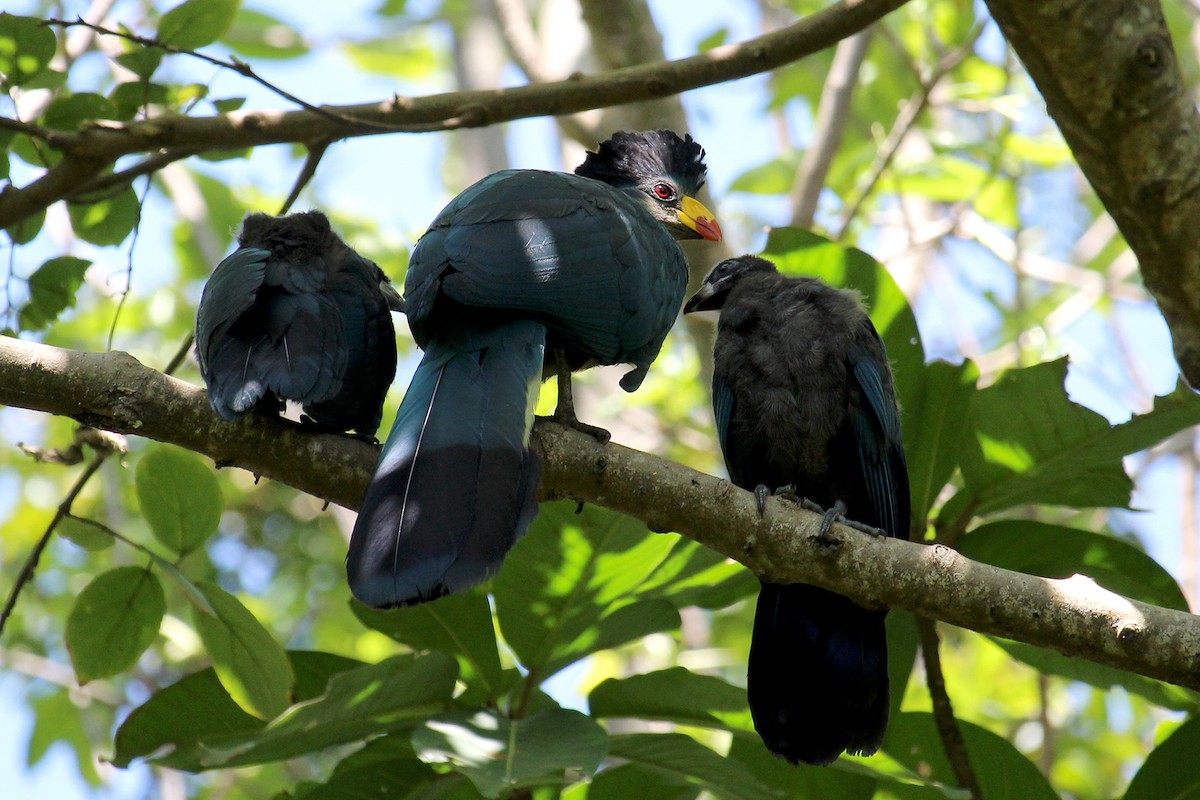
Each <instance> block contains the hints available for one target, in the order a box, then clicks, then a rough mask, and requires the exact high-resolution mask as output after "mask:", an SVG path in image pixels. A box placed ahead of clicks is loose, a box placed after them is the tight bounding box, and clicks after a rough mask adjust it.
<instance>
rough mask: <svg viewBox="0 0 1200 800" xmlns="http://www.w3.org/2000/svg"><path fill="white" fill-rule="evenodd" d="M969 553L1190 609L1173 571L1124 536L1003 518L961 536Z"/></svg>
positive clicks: (1018, 568)
mask: <svg viewBox="0 0 1200 800" xmlns="http://www.w3.org/2000/svg"><path fill="white" fill-rule="evenodd" d="M958 549H959V552H961V553H962V554H963V555H965V556H966V557H967V558H971V559H974V560H976V561H982V562H984V563H986V564H992V565H993V566H997V567H1004V568H1005V569H1011V570H1014V571H1016V572H1025V573H1029V574H1031V575H1040V576H1041V577H1043V578H1068V577H1070V576H1071V575H1074V574H1076V573H1078V574H1080V575H1087V576H1088V577H1089V578H1092V579H1093V580H1095V581H1096V583H1098V584H1100V585H1101V586H1103V587H1104V588H1105V589H1108V590H1109V591H1113V592H1116V593H1117V594H1122V595H1125V596H1126V597H1132V598H1133V599H1135V600H1141V601H1142V602H1144V603H1152V604H1153V605H1156V606H1163V607H1164V608H1174V609H1178V610H1180V611H1187V610H1188V603H1187V599H1186V598H1185V597H1184V596H1183V591H1182V590H1181V589H1180V588H1179V584H1178V583H1176V582H1175V578H1173V577H1172V576H1171V573H1169V572H1167V571H1166V570H1165V569H1164V568H1163V567H1162V565H1160V564H1159V563H1158V562H1157V561H1155V560H1154V559H1153V558H1151V557H1150V556H1148V555H1146V554H1145V553H1144V552H1142V551H1141V550H1139V549H1138V548H1137V547H1134V546H1133V545H1132V544H1129V543H1128V542H1125V541H1122V540H1120V539H1116V538H1114V537H1112V536H1106V535H1104V534H1102V533H1094V532H1092V531H1085V530H1080V529H1078V528H1068V527H1066V526H1063V525H1051V524H1049V523H1045V522H1036V521H1034V520H1001V521H998V522H991V523H988V524H986V525H981V526H980V527H978V528H976V529H974V530H972V531H971V532H970V533H967V534H966V535H964V536H963V537H962V540H961V541H960V544H959V548H958Z"/></svg>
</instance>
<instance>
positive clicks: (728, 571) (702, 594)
mask: <svg viewBox="0 0 1200 800" xmlns="http://www.w3.org/2000/svg"><path fill="white" fill-rule="evenodd" d="M657 535H658V536H660V537H666V538H668V539H674V540H675V541H674V544H673V545H672V547H671V549H670V550H669V551H668V552H667V554H666V556H664V557H663V560H662V561H661V562H659V564H658V566H657V567H655V569H654V571H653V572H652V573H651V574H650V575H649V576H648V577H647V578H646V579H645V580H644V581H642V583H641V584H640V585H639V586H638V589H637V593H638V594H639V595H641V596H643V597H647V598H656V599H658V598H661V599H663V600H667V601H669V602H670V603H671V604H672V605H673V606H675V607H676V608H686V607H688V606H699V607H700V608H724V607H725V606H729V605H732V604H733V603H736V602H737V601H738V600H741V599H742V598H744V597H748V596H750V595H752V594H754V593H755V592H757V591H758V578H756V577H754V573H752V572H750V571H749V570H748V569H746V568H745V567H743V566H742V565H741V564H739V563H737V562H736V561H734V560H733V559H731V558H727V557H726V556H724V555H722V554H721V553H718V552H716V551H715V550H710V549H709V548H707V547H705V546H704V545H702V544H700V543H699V542H696V541H693V540H692V539H685V538H683V537H682V536H677V535H676V534H670V533H660V534H657Z"/></svg>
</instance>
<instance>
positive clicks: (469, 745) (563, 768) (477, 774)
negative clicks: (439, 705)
mask: <svg viewBox="0 0 1200 800" xmlns="http://www.w3.org/2000/svg"><path fill="white" fill-rule="evenodd" d="M412 743H413V749H414V750H416V752H417V755H418V756H419V757H420V759H421V760H422V761H424V762H426V763H427V764H450V765H451V766H453V767H454V768H455V769H456V770H457V771H459V772H462V773H463V774H464V775H466V776H467V777H468V778H470V779H471V782H472V783H474V784H475V787H476V788H477V789H478V790H479V792H480V793H481V794H483V795H484V796H485V797H501V796H502V795H504V796H507V795H505V793H506V792H508V791H511V790H512V789H515V788H518V787H522V786H530V785H532V784H534V783H544V782H546V781H555V782H565V777H564V773H566V772H567V771H568V770H570V771H577V772H582V773H583V774H585V775H591V774H592V773H594V772H595V771H596V768H597V767H599V766H600V762H601V761H602V760H603V759H604V757H605V755H607V753H608V735H607V734H606V733H605V732H604V729H603V728H601V727H600V726H599V725H597V724H596V722H595V721H593V720H592V719H591V718H589V717H588V716H586V715H585V714H580V713H579V712H578V711H571V710H568V709H565V708H551V709H547V710H545V711H542V712H540V713H537V714H534V715H533V716H530V717H527V718H525V719H519V720H509V719H507V718H506V717H503V716H501V715H499V714H497V713H495V712H493V711H488V710H479V711H462V712H459V713H455V714H448V715H443V716H439V717H434V718H433V719H430V720H428V721H426V722H425V724H424V725H422V726H421V727H419V728H417V729H416V730H415V731H413V735H412Z"/></svg>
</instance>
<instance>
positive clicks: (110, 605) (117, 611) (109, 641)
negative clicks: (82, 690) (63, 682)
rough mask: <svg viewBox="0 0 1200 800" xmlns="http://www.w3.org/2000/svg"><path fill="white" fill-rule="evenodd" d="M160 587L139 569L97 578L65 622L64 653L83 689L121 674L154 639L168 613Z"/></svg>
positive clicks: (144, 571) (76, 602)
mask: <svg viewBox="0 0 1200 800" xmlns="http://www.w3.org/2000/svg"><path fill="white" fill-rule="evenodd" d="M166 607H167V604H166V599H165V598H164V597H163V590H162V584H160V583H159V582H158V578H156V577H155V576H154V575H153V574H152V573H151V572H150V571H149V570H146V569H143V568H142V567H117V568H116V569H112V570H109V571H108V572H105V573H102V574H100V575H97V576H96V578H95V579H93V580H92V582H91V583H89V584H88V585H87V586H85V587H84V589H83V591H82V592H80V593H79V595H78V596H77V597H76V598H75V603H74V604H73V605H72V607H71V613H70V615H69V616H68V617H67V631H66V639H67V649H68V650H69V651H70V653H71V662H72V663H73V664H74V665H75V675H76V676H77V677H78V678H79V682H80V683H81V684H83V683H87V682H88V681H91V680H95V679H96V678H107V677H109V676H110V675H116V674H117V673H118V672H124V671H125V670H127V669H129V668H131V667H132V666H133V665H134V664H136V663H137V660H138V658H140V657H141V655H142V653H144V652H145V651H146V648H147V647H149V646H150V645H151V643H152V642H153V641H154V638H155V637H156V636H157V635H158V626H159V625H161V624H162V618H163V614H164V613H165V612H166Z"/></svg>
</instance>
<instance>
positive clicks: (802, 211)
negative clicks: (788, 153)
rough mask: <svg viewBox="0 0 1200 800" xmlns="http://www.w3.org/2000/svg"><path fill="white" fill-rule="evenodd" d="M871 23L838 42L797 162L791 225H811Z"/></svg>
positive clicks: (838, 142)
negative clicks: (808, 141)
mask: <svg viewBox="0 0 1200 800" xmlns="http://www.w3.org/2000/svg"><path fill="white" fill-rule="evenodd" d="M873 30H874V27H873V26H872V27H871V28H867V29H866V30H864V31H860V32H858V33H856V34H854V35H853V36H851V37H850V38H849V39H843V40H842V41H841V42H839V43H838V46H837V50H836V51H835V52H834V55H833V63H832V64H831V65H830V67H829V75H828V76H827V77H826V78H825V86H824V88H823V89H822V90H821V100H820V102H819V104H818V106H817V118H816V121H815V122H814V124H813V128H814V133H813V140H812V143H811V144H810V145H809V147H808V149H807V150H806V151H805V153H804V160H803V161H802V162H801V163H800V170H799V176H798V180H797V181H796V182H795V186H794V187H793V189H792V192H791V198H790V199H791V206H792V222H791V224H792V225H795V226H798V227H801V228H811V227H812V225H813V217H814V216H815V215H816V213H817V201H818V200H820V197H821V190H822V189H823V188H824V187H825V178H826V177H827V176H828V175H829V167H830V165H831V164H833V157H834V155H835V154H836V153H837V150H838V147H840V146H841V143H842V133H844V132H845V130H846V125H847V123H848V122H849V120H850V100H851V98H852V97H853V96H854V87H855V86H857V85H858V73H859V70H861V69H862V65H863V61H864V60H865V59H866V57H867V50H868V49H869V48H870V46H871V34H872V32H873Z"/></svg>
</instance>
